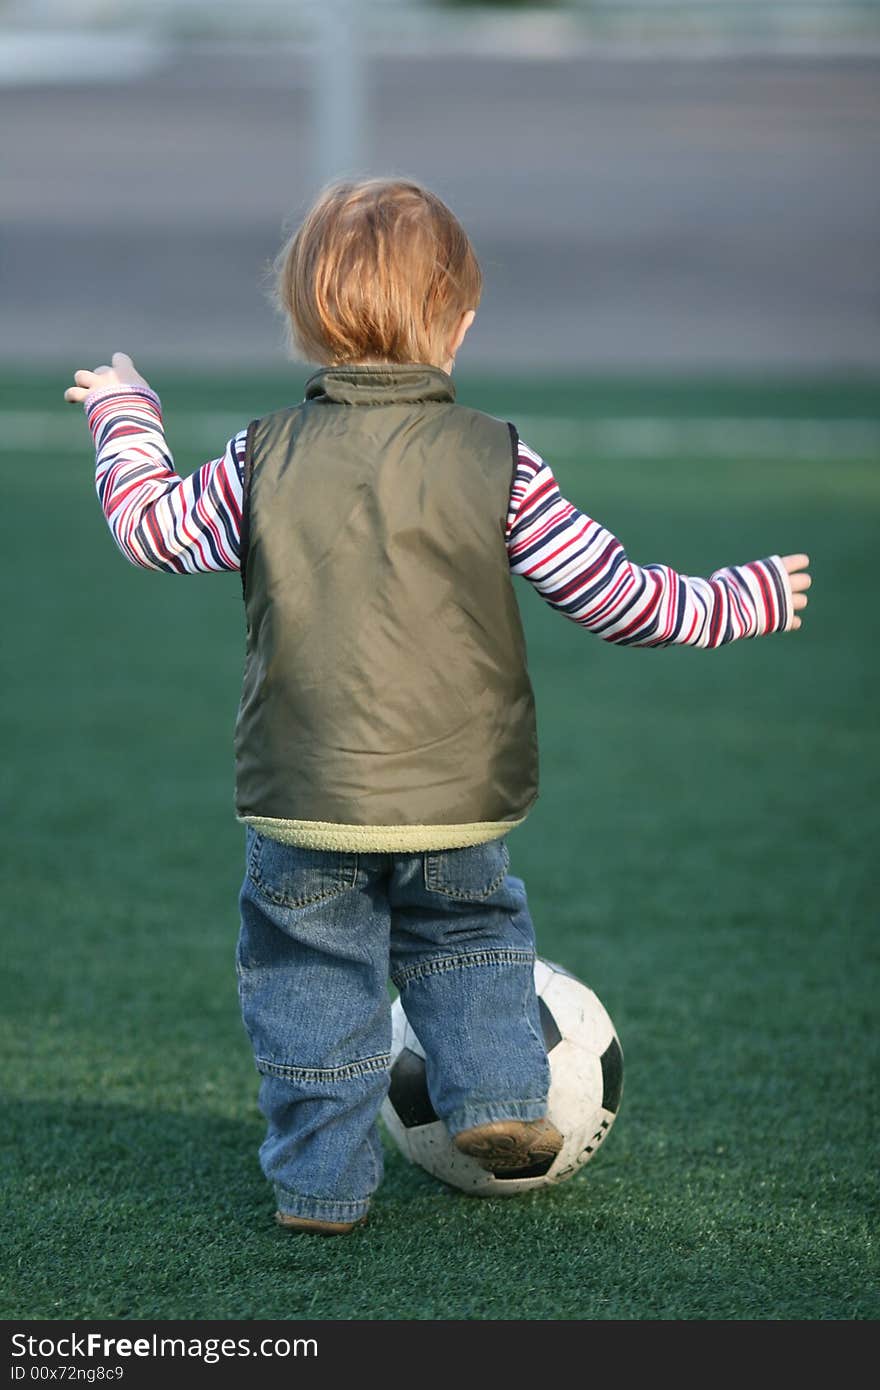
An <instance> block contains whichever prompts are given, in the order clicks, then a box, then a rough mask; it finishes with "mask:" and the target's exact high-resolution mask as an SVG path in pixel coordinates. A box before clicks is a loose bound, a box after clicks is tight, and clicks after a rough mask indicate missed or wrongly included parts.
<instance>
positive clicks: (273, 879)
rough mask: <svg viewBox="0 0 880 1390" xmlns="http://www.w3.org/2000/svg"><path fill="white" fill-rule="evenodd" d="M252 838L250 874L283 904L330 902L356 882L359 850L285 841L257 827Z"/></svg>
mask: <svg viewBox="0 0 880 1390" xmlns="http://www.w3.org/2000/svg"><path fill="white" fill-rule="evenodd" d="M249 838H250V840H251V843H250V846H249V848H248V855H247V871H248V877H249V878H250V880H251V882H252V883H253V885H254V887H255V888H256V889H257V891H258V892H259V893H261V894H262V895H263V897H264V898H268V900H269V902H272V903H276V904H277V905H278V906H279V907H307V906H308V905H309V904H310V903H320V902H326V901H327V899H328V898H335V897H336V896H337V894H339V893H345V892H347V891H348V889H349V888H353V887H354V885H355V881H356V879H357V871H358V857H357V855H356V854H352V853H348V852H345V851H342V850H333V849H307V848H306V847H305V846H304V845H285V844H282V842H281V841H280V840H273V839H272V838H271V836H269V835H263V834H261V833H260V832H259V831H256V830H252V834H251V836H250V837H249Z"/></svg>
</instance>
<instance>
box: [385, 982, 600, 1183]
mask: <svg viewBox="0 0 880 1390" xmlns="http://www.w3.org/2000/svg"><path fill="white" fill-rule="evenodd" d="M535 989H536V991H537V995H538V1005H539V1008H540V1012H541V1024H542V1027H543V1030H544V1045H545V1047H546V1048H547V1055H548V1057H549V1059H550V1096H549V1101H548V1107H547V1114H548V1116H549V1118H550V1120H551V1121H552V1122H553V1124H554V1125H555V1126H556V1128H557V1129H558V1130H559V1131H560V1133H561V1134H562V1135H563V1136H564V1140H565V1142H564V1143H563V1145H562V1148H561V1150H560V1152H559V1153H558V1154H556V1156H555V1158H553V1160H552V1161H551V1162H549V1163H547V1162H545V1163H543V1164H542V1165H539V1166H537V1167H533V1168H529V1169H527V1170H525V1171H522V1172H517V1173H512V1174H510V1175H509V1176H508V1175H505V1176H498V1175H496V1174H493V1173H488V1172H487V1171H486V1169H485V1168H482V1167H481V1166H480V1164H479V1163H477V1161H476V1159H474V1158H471V1157H470V1155H469V1154H463V1153H459V1151H458V1149H457V1148H456V1147H455V1145H454V1144H453V1142H452V1140H451V1138H450V1136H449V1133H448V1131H447V1129H446V1126H445V1125H444V1124H443V1122H442V1120H438V1118H437V1116H436V1114H435V1113H434V1109H433V1107H432V1105H431V1098H430V1096H429V1095H428V1087H427V1084H426V1079H425V1054H424V1051H423V1050H422V1046H421V1044H420V1042H419V1040H418V1038H417V1037H416V1035H415V1033H414V1032H413V1029H412V1028H411V1026H410V1024H409V1020H408V1019H407V1017H406V1014H405V1013H404V1010H403V1005H402V1003H401V1001H400V999H399V998H398V999H395V1001H394V1004H393V1006H392V1026H393V1035H392V1044H391V1084H390V1087H389V1090H388V1095H387V1097H386V1099H385V1101H384V1103H383V1105H382V1118H383V1120H384V1121H385V1124H386V1126H387V1128H388V1130H389V1132H390V1134H391V1136H392V1138H393V1139H394V1141H395V1143H396V1144H397V1147H398V1148H399V1149H400V1151H401V1153H402V1154H403V1155H404V1156H405V1157H406V1158H408V1159H409V1160H410V1162H412V1163H417V1164H419V1165H420V1166H421V1167H422V1168H424V1169H426V1171H427V1172H429V1173H431V1174H432V1175H433V1176H434V1177H435V1178H440V1179H442V1181H443V1182H446V1183H449V1184H450V1185H451V1186H452V1187H458V1188H460V1189H461V1190H462V1191H463V1192H467V1193H470V1194H471V1195H472V1196H478V1197H511V1196H514V1195H515V1194H516V1193H518V1192H529V1191H531V1190H533V1189H534V1188H536V1187H546V1186H548V1185H549V1184H550V1183H557V1182H562V1181H563V1179H564V1178H570V1177H571V1175H572V1174H573V1173H576V1172H577V1171H578V1169H579V1168H582V1167H583V1166H584V1164H585V1163H588V1162H589V1160H590V1159H591V1158H592V1157H593V1155H594V1154H595V1152H596V1150H597V1149H598V1148H599V1147H600V1145H601V1144H602V1143H603V1142H604V1140H605V1139H606V1138H607V1137H608V1134H609V1131H610V1129H611V1126H612V1125H613V1124H614V1120H615V1118H616V1116H617V1111H618V1108H619V1105H620V1097H621V1094H622V1091H623V1052H622V1049H621V1046H620V1039H619V1038H618V1036H617V1033H616V1031H615V1028H614V1024H613V1023H612V1022H611V1019H610V1018H609V1016H608V1014H607V1012H606V1011H605V1008H604V1006H603V1005H602V1003H601V1002H600V1000H599V999H598V998H597V996H596V995H595V994H594V993H593V991H592V990H591V989H588V987H587V986H586V985H585V984H584V983H583V982H582V981H581V980H577V979H575V977H574V976H573V975H570V974H569V972H568V971H567V970H564V969H563V968H562V966H560V965H554V964H553V962H552V961H548V960H541V959H539V960H537V961H536V962H535Z"/></svg>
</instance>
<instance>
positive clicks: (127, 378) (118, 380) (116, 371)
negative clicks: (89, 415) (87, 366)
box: [64, 352, 150, 401]
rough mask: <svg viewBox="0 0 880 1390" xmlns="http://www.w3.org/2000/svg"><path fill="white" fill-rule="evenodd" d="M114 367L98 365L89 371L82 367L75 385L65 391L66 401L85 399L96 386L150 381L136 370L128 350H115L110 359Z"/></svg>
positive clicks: (133, 384)
mask: <svg viewBox="0 0 880 1390" xmlns="http://www.w3.org/2000/svg"><path fill="white" fill-rule="evenodd" d="M110 360H111V362H112V363H113V366H112V367H96V368H95V370H94V371H93V372H87V371H85V370H83V369H82V368H80V369H79V370H78V371H76V372H74V374H73V379H74V381H75V382H76V385H75V386H68V388H67V390H66V391H65V392H64V399H65V400H66V401H84V400H85V398H86V396H87V395H88V394H89V392H90V391H94V389H95V387H96V386H100V387H104V386H146V387H149V385H150V383H149V382H148V381H145V380H144V378H143V377H142V376H141V374H140V372H139V371H137V370H136V368H135V365H134V363H133V362H132V360H131V358H130V357H129V355H128V353H127V352H114V354H113V356H112V358H111V359H110Z"/></svg>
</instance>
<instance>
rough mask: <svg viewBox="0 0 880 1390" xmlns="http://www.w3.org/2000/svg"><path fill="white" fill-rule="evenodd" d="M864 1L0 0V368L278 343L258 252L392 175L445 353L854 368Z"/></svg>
mask: <svg viewBox="0 0 880 1390" xmlns="http://www.w3.org/2000/svg"><path fill="white" fill-rule="evenodd" d="M878 20H880V15H878V6H877V5H876V4H875V3H863V4H847V3H844V2H843V0H841V3H837V4H830V5H829V4H812V5H809V4H806V5H805V4H794V3H787V4H769V3H768V4H759V3H752V2H751V0H740V3H739V4H725V3H722V0H715V3H709V0H705V2H704V3H702V4H693V3H692V4H679V5H675V4H666V3H662V2H661V0H655V3H653V4H651V3H642V4H629V3H626V0H618V3H616V4H614V5H602V4H588V3H580V4H577V3H571V4H564V5H543V6H542V5H536V6H533V7H528V6H525V7H521V6H516V7H512V8H511V7H505V6H483V7H479V6H477V7H473V6H468V5H458V6H444V5H441V4H429V3H427V0H360V3H357V0H324V3H322V4H320V5H319V4H314V3H311V0H301V2H300V3H296V0H293V3H287V4H283V5H282V4H279V3H272V2H271V0H254V3H252V4H250V5H248V6H247V7H244V6H239V5H233V4H231V3H229V0H215V3H213V4H211V5H206V4H205V3H204V2H203V0H199V2H198V3H192V0H176V3H170V2H169V0H152V3H146V0H143V2H142V3H136V0H119V2H118V3H97V0H91V2H89V0H42V3H40V0H18V3H15V2H14V0H13V2H12V3H2V4H0V149H2V171H3V172H2V242H0V285H2V333H0V356H2V358H3V359H4V360H6V361H18V362H22V363H23V364H27V363H34V364H38V363H45V364H52V365H54V364H59V363H66V364H68V365H80V366H91V365H95V364H96V363H97V362H99V361H106V360H108V357H109V354H110V353H111V352H112V351H113V350H115V349H117V348H123V349H125V350H127V351H129V352H131V353H132V355H133V356H134V358H135V360H136V361H137V362H138V363H139V365H142V366H143V369H144V370H145V371H146V372H147V373H149V370H150V369H151V367H154V366H155V364H156V363H158V362H159V361H161V363H162V365H163V367H165V366H167V365H168V364H171V363H182V364H187V365H190V366H192V367H195V368H198V367H201V366H203V365H210V364H223V365H228V364H235V363H240V364H242V366H243V367H245V368H246V369H247V370H252V369H254V368H255V367H260V366H262V365H272V364H274V365H276V366H280V365H281V364H283V362H284V355H285V349H284V342H283V333H282V328H281V325H280V323H279V322H278V320H277V319H276V318H275V316H274V315H273V312H272V310H271V307H270V305H269V303H268V300H267V296H266V292H265V282H266V272H267V267H268V264H269V262H270V261H271V258H272V256H273V255H274V253H275V252H276V250H277V248H278V246H279V245H280V242H281V240H282V237H283V235H284V231H285V227H286V226H288V225H292V224H293V223H294V222H295V221H296V219H297V217H298V216H299V215H300V214H301V213H302V212H303V211H304V210H305V208H306V206H307V205H308V203H309V202H310V200H311V199H312V197H313V196H314V195H315V193H316V192H317V190H318V188H319V187H320V185H321V183H322V182H324V181H325V180H326V179H327V178H330V177H334V176H337V175H339V174H346V173H348V174H356V175H360V174H376V173H397V174H405V175H408V176H411V177H414V178H416V179H419V180H421V181H424V182H426V183H428V184H429V185H430V186H431V187H433V188H434V189H435V190H436V191H437V192H438V193H439V194H440V195H441V196H442V197H444V198H445V199H446V200H447V201H448V202H449V203H450V205H451V206H452V207H453V209H454V210H455V211H456V212H457V214H458V215H459V217H460V218H461V220H462V221H463V222H464V224H465V226H466V228H467V229H468V231H469V232H470V234H471V236H472V237H473V239H474V242H475V244H476V247H477V251H478V254H479V256H480V259H481V262H482V265H483V269H484V273H485V278H486V290H485V296H484V300H483V305H482V308H481V312H480V314H479V316H478V319H477V323H476V325H475V328H474V330H473V332H472V334H471V337H470V339H469V341H468V347H467V354H468V357H467V364H468V367H469V368H471V367H478V366H479V367H485V368H487V369H488V368H495V367H497V368H499V369H501V368H505V369H507V368H519V367H523V368H528V369H529V370H541V369H548V370H549V369H557V368H559V367H563V368H571V369H572V370H581V369H598V370H605V369H609V370H618V369H629V368H634V369H639V370H642V369H657V370H666V371H691V370H694V369H698V370H701V369H720V370H730V371H739V370H745V371H749V372H753V371H755V370H762V369H764V368H767V369H772V370H774V371H788V370H792V371H802V370H808V371H811V372H816V371H818V372H835V373H852V374H856V373H870V372H874V371H876V369H877V368H878V366H880V257H878V242H880V235H878V234H880V158H878V155H880V23H878Z"/></svg>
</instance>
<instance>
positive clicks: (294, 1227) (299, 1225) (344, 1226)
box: [275, 1211, 367, 1236]
mask: <svg viewBox="0 0 880 1390" xmlns="http://www.w3.org/2000/svg"><path fill="white" fill-rule="evenodd" d="M275 1220H276V1221H277V1222H278V1225H279V1226H283V1227H284V1228H285V1230H287V1231H309V1232H311V1234H312V1235H315V1236H347V1235H348V1233H349V1231H353V1230H354V1228H355V1227H356V1226H363V1225H364V1224H365V1223H366V1220H367V1218H366V1217H365V1216H362V1217H360V1218H359V1220H357V1221H318V1220H315V1219H314V1218H313V1217H310V1216H291V1214H290V1213H289V1212H286V1211H276V1213H275Z"/></svg>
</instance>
